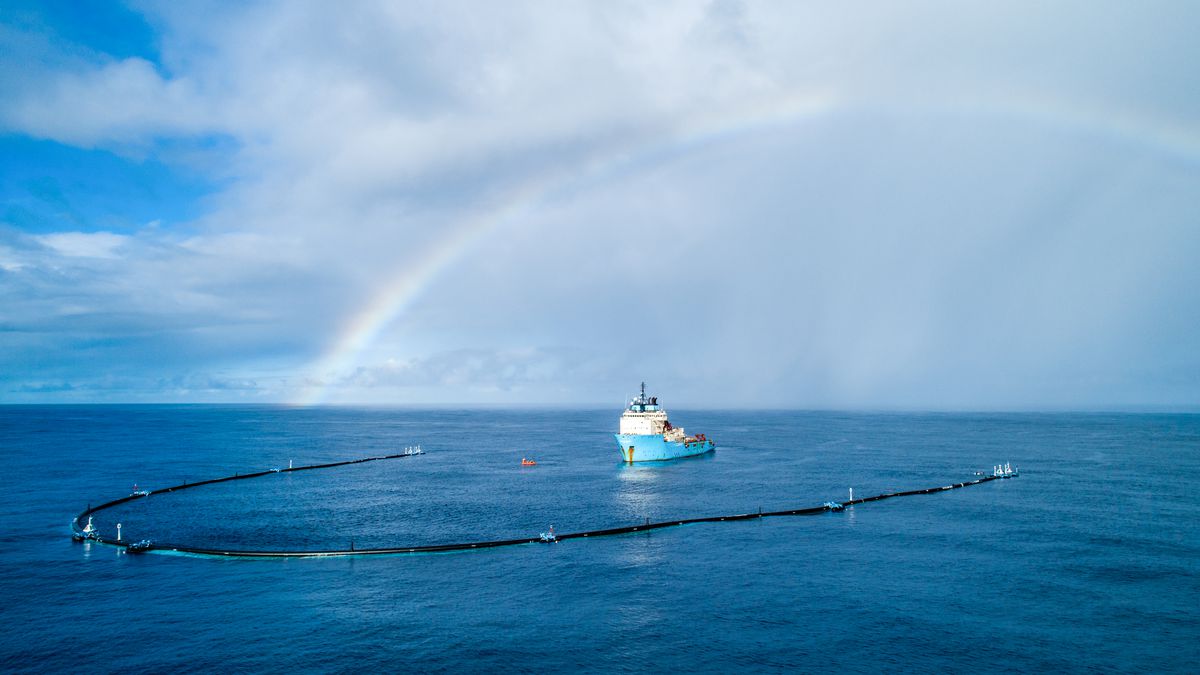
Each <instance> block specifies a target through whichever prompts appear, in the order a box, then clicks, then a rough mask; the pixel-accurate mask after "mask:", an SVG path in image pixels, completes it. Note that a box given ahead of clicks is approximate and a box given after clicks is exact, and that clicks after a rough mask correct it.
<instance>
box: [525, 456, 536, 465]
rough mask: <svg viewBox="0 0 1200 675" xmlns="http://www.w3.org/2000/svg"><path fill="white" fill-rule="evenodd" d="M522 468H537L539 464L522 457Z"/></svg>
mask: <svg viewBox="0 0 1200 675" xmlns="http://www.w3.org/2000/svg"><path fill="white" fill-rule="evenodd" d="M521 466H537V462H535V461H533V460H532V459H526V458H525V457H522V458H521Z"/></svg>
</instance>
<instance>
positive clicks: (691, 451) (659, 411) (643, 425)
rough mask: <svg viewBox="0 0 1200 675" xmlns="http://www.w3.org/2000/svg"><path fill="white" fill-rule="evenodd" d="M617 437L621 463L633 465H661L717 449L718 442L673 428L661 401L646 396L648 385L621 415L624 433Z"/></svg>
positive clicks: (621, 430)
mask: <svg viewBox="0 0 1200 675" xmlns="http://www.w3.org/2000/svg"><path fill="white" fill-rule="evenodd" d="M613 436H614V437H615V438H616V439H617V450H618V451H619V452H620V453H621V460H622V461H625V462H629V463H633V462H661V461H664V460H668V459H679V458H680V457H692V456H694V455H703V454H704V453H706V452H712V451H714V450H716V449H717V444H716V442H714V441H713V440H711V439H709V438H706V437H705V436H704V434H696V435H694V436H688V435H687V433H685V432H684V430H683V427H677V426H673V425H672V424H671V422H670V420H668V419H667V411H666V410H663V408H662V406H660V405H659V404H658V397H657V396H646V383H645V382H643V383H642V393H641V394H639V395H638V396H637V398H634V399H633V400H631V401H630V402H629V406H628V407H626V408H625V412H624V413H622V414H621V427H620V433H616V434H613Z"/></svg>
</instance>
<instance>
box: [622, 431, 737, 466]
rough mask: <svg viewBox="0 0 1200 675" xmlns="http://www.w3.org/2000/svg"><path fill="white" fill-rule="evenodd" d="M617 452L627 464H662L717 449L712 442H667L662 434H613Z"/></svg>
mask: <svg viewBox="0 0 1200 675" xmlns="http://www.w3.org/2000/svg"><path fill="white" fill-rule="evenodd" d="M613 437H614V438H616V439H617V450H618V451H619V452H620V453H621V460H622V461H625V462H661V461H663V460H667V459H679V458H680V457H692V456H694V455H703V454H704V453H706V452H712V451H713V450H716V449H717V445H716V443H713V442H712V441H707V440H706V441H692V442H691V443H684V442H682V441H678V442H675V441H667V440H665V439H664V438H663V437H662V435H660V434H651V435H641V434H613Z"/></svg>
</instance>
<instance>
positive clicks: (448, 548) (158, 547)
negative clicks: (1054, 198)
mask: <svg viewBox="0 0 1200 675" xmlns="http://www.w3.org/2000/svg"><path fill="white" fill-rule="evenodd" d="M419 454H424V453H409V454H400V455H384V456H381V457H364V458H362V459H352V460H347V461H344V462H330V463H327V464H309V465H307V466H297V467H294V468H292V467H289V468H287V469H271V470H268V471H256V472H254V473H246V474H241V473H239V474H234V475H232V476H224V477H222V478H211V479H209V480H202V481H197V482H195V483H188V482H184V483H181V484H179V485H173V486H171V487H165V488H160V489H158V490H150V491H147V492H146V493H145V494H132V495H129V496H126V497H121V498H120V499H114V500H112V501H108V502H104V503H103V504H100V505H99V506H90V505H89V506H88V508H87V509H85V510H83V511H81V512H80V513H79V515H77V516H75V519H74V520H72V521H71V532H72V536H75V537H76V538H79V537H82V535H83V528H82V527H80V525H79V521H80V520H81V519H83V518H86V517H87V516H89V515H91V514H93V513H97V512H100V511H103V510H105V509H110V508H112V507H114V506H118V505H120V504H124V503H126V502H131V501H133V500H135V499H142V498H144V497H147V496H149V495H156V494H165V493H168V492H177V491H179V490H187V489H190V488H194V487H200V486H201V485H213V484H216V483H225V482H229V481H235V480H246V479H249V478H258V477H260V476H267V475H270V474H273V473H290V472H295V471H311V470H313V469H329V468H332V467H337V466H347V465H349V464H362V463H363V462H376V461H380V460H384V459H400V458H402V457H416V456H417V455H419ZM1018 475H1020V474H1012V475H1011V476H984V477H982V478H977V479H975V480H972V481H966V482H962V483H953V484H951V485H943V486H940V487H932V488H926V489H924V490H908V491H906V492H888V493H885V494H881V495H875V496H873V497H862V498H860V499H853V500H850V501H847V502H843V503H841V504H836V505H832V506H831V505H830V504H828V503H827V504H825V505H822V506H813V507H807V508H799V509H789V510H786V511H768V512H765V513H764V512H762V511H759V512H758V513H740V514H734V515H728V516H704V517H701V518H687V519H681V520H664V521H661V522H656V523H651V522H646V523H644V524H641V525H631V526H627V527H613V528H609V529H604V530H588V531H585V532H571V533H567V534H560V535H558V536H557V537H556V538H555V540H556V541H563V540H567V539H584V538H591V537H611V536H615V535H621V534H633V533H635V532H648V531H650V530H659V529H662V528H666V527H678V526H680V525H693V524H696V523H718V522H726V521H736V520H752V519H755V518H773V517H778V516H810V515H817V514H821V513H826V512H829V511H840V510H842V509H843V508H845V507H847V506H853V505H855V504H865V503H867V502H877V501H880V500H883V499H891V498H893V497H911V496H913V495H927V494H933V493H935V492H943V491H945V490H954V489H957V488H964V487H969V486H971V485H979V484H981V483H987V482H989V481H993V480H998V479H1001V478H1010V477H1016V476H1018ZM83 539H84V540H85V541H94V542H96V543H99V544H106V545H109V546H116V547H118V548H124V549H127V550H128V549H129V547H130V546H131V545H132V544H133V542H130V541H127V540H124V539H110V538H107V537H102V536H100V535H95V534H93V535H92V536H89V537H83ZM536 543H546V542H545V541H544V540H543V539H542V538H540V537H530V538H527V539H496V540H490V541H476V542H465V543H455V544H431V545H426V546H402V547H395V548H364V549H355V548H349V549H329V550H302V551H270V550H267V551H238V550H225V549H214V548H201V547H196V546H184V545H180V544H169V543H165V542H164V543H152V544H150V546H149V547H148V548H145V549H142V550H144V551H162V552H174V553H183V554H187V555H195V556H203V557H210V558H329V557H336V556H366V555H398V554H405V553H448V552H452V551H471V550H475V549H485V548H500V547H503V546H521V545H524V544H536Z"/></svg>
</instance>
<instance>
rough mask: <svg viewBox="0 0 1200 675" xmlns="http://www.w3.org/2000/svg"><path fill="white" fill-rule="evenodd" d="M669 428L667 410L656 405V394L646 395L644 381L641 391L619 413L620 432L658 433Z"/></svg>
mask: <svg viewBox="0 0 1200 675" xmlns="http://www.w3.org/2000/svg"><path fill="white" fill-rule="evenodd" d="M670 430H671V423H670V422H669V421H667V411H666V410H663V409H662V408H661V407H660V406H659V405H658V397H657V396H646V383H645V382H643V383H642V393H641V394H639V395H638V396H637V398H634V399H633V400H631V401H630V402H629V406H628V407H627V408H625V412H624V413H622V415H621V433H622V434H636V435H644V436H649V435H658V434H663V433H666V432H668V431H670Z"/></svg>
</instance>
